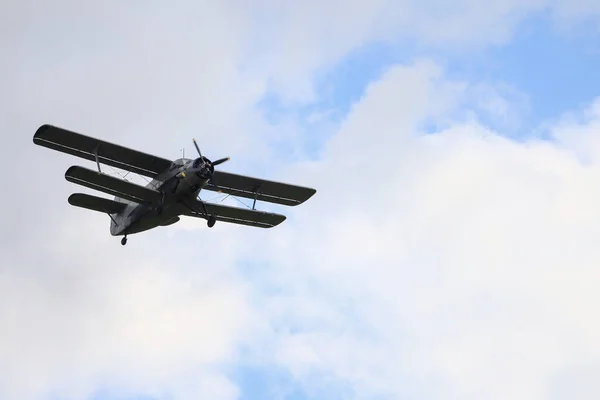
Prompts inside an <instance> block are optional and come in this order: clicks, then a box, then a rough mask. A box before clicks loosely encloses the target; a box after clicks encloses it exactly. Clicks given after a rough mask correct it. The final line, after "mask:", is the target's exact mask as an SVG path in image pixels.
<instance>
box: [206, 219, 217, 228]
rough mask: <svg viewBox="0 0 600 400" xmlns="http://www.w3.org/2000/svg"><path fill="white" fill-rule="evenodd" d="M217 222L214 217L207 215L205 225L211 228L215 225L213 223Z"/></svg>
mask: <svg viewBox="0 0 600 400" xmlns="http://www.w3.org/2000/svg"><path fill="white" fill-rule="evenodd" d="M216 222H217V220H216V218H215V217H212V216H211V217H208V221H207V223H206V224H207V225H208V227H209V228H212V227H213V226H215V223H216Z"/></svg>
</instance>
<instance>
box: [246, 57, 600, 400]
mask: <svg viewBox="0 0 600 400" xmlns="http://www.w3.org/2000/svg"><path fill="white" fill-rule="evenodd" d="M457 86H458V87H464V86H461V85H460V84H456V83H453V82H448V81H447V80H445V79H444V77H443V74H442V71H441V70H440V69H439V68H436V66H435V65H433V64H431V63H428V62H418V63H416V64H413V65H410V66H398V67H395V68H393V69H391V70H390V71H389V72H388V73H387V74H386V75H385V76H384V77H383V78H382V80H380V81H378V82H376V83H374V84H372V85H371V86H370V87H369V89H368V90H367V92H366V95H365V96H364V98H363V99H362V100H361V101H360V102H359V103H358V104H356V105H355V106H354V108H353V110H352V111H351V113H350V114H349V116H348V117H347V119H346V120H345V121H344V123H343V124H342V126H341V128H340V130H339V131H338V132H337V134H336V135H335V136H334V137H333V138H332V139H331V141H330V142H329V143H328V146H327V150H326V151H325V152H324V157H323V160H322V161H321V162H320V164H319V165H318V166H317V167H314V168H313V171H310V170H303V171H297V175H296V176H297V177H298V178H297V179H302V180H303V181H304V182H306V183H310V184H311V185H314V186H315V187H316V188H318V190H319V192H318V195H317V196H316V197H315V199H313V200H311V202H310V204H309V203H307V204H306V205H305V206H303V208H302V210H298V211H295V212H294V214H296V216H297V218H296V219H295V220H294V221H293V222H292V223H290V224H288V225H287V226H286V227H282V228H281V229H280V230H279V233H278V235H276V237H273V236H268V235H265V236H262V235H261V237H260V240H261V241H263V240H270V244H269V246H272V247H273V250H272V253H271V254H272V255H269V257H267V258H266V260H268V261H269V263H270V264H272V265H273V267H271V268H268V269H267V270H266V271H265V272H264V274H261V276H260V279H259V280H258V282H263V280H264V281H266V282H267V283H266V284H265V285H266V287H279V288H285V290H284V291H282V292H281V293H279V294H271V292H265V294H264V298H263V302H264V304H265V306H264V307H263V309H264V310H267V316H266V317H265V318H266V319H267V320H269V321H271V324H272V325H271V326H272V332H271V335H272V336H267V337H268V339H267V340H265V342H267V343H270V344H271V345H269V346H267V345H265V343H263V342H261V346H263V345H265V346H267V347H268V348H269V349H270V350H269V351H268V352H266V354H264V357H265V358H264V359H265V360H269V361H268V362H272V363H274V364H276V365H280V366H283V367H285V368H287V369H288V370H290V371H291V372H292V373H293V374H294V376H295V378H296V379H298V380H300V381H301V382H302V384H303V385H305V386H306V387H308V388H318V387H319V386H321V385H326V382H328V381H330V380H331V379H333V380H334V381H341V382H349V383H350V384H351V385H352V387H353V389H354V390H355V393H356V396H357V397H358V398H373V397H376V396H377V395H389V396H390V398H402V397H405V396H407V395H412V396H414V397H416V398H431V399H434V398H436V399H437V398H463V399H470V398H473V399H475V398H481V397H486V398H490V397H491V398H506V397H510V398H523V399H545V398H548V396H549V393H550V392H551V391H552V390H553V385H554V382H556V380H557V379H558V381H560V382H561V386H562V388H563V390H565V389H564V388H565V387H566V388H570V387H573V385H578V384H580V383H579V382H578V380H574V379H573V378H572V374H575V375H576V376H578V378H577V379H583V380H586V379H587V378H585V376H586V375H581V378H579V376H580V375H578V374H577V372H573V371H577V370H579V369H581V370H582V371H586V370H588V369H589V368H594V367H593V366H594V365H597V364H598V362H600V359H599V358H598V354H599V351H600V348H599V347H598V345H597V341H596V340H595V339H594V338H596V337H597V335H598V334H600V331H599V330H600V325H598V324H597V323H596V321H595V318H594V315H595V305H596V304H597V303H598V302H599V301H600V298H599V297H598V295H597V293H596V289H595V283H594V282H596V281H597V278H599V277H600V275H599V274H600V273H599V272H598V271H597V269H596V268H595V265H598V263H599V262H600V253H599V252H598V250H597V246H596V242H597V240H598V239H599V236H598V235H599V234H600V231H598V228H597V227H598V226H600V224H599V223H600V208H598V206H597V205H598V202H599V200H600V191H598V190H597V189H596V188H595V187H596V186H597V185H596V184H595V182H597V181H598V179H599V178H600V176H598V174H599V173H598V170H597V168H596V165H597V164H598V162H599V161H600V160H599V159H598V157H597V154H596V152H595V151H593V152H590V153H588V154H589V157H588V160H587V162H586V163H583V162H582V160H581V158H580V157H578V156H577V152H576V150H577V146H575V144H576V143H582V144H583V145H582V146H581V147H582V148H585V149H589V148H593V147H592V146H591V143H595V142H597V141H596V140H595V139H594V138H595V132H596V131H597V124H598V122H599V119H598V116H597V115H596V114H595V113H594V112H593V111H590V112H588V113H587V115H588V116H587V119H585V120H584V121H583V122H580V124H579V125H573V124H572V123H570V124H567V123H563V124H562V125H556V126H555V127H554V128H552V130H551V132H550V135H551V136H552V137H553V138H554V139H553V140H552V141H541V140H538V139H531V140H527V141H524V142H523V141H519V142H518V141H514V140H511V139H508V138H506V137H505V136H504V135H502V134H501V132H495V131H493V130H491V129H489V128H486V127H485V126H484V125H481V124H480V123H478V122H477V120H464V119H460V120H457V121H455V122H454V123H453V124H451V125H450V126H448V127H447V128H445V129H443V130H440V131H437V132H435V133H433V134H424V133H423V132H420V131H419V129H418V126H419V121H420V120H423V119H426V118H431V117H432V116H436V115H437V116H440V117H442V118H444V117H448V116H451V115H453V112H454V111H455V110H453V107H452V106H453V104H460V101H457V98H458V99H460V95H461V93H464V91H458V92H457V91H454V90H450V91H449V90H448V88H455V87H457ZM597 104H600V99H599V100H598V102H597V103H595V105H593V106H592V107H591V108H590V109H591V110H597ZM475 115H476V114H475ZM350 155H352V157H350ZM364 189H368V190H364ZM251 248H252V245H251V244H250V245H248V252H247V253H245V254H244V256H245V257H251V254H252V253H251ZM253 257H256V256H253ZM271 354H274V355H273V356H272V355H271ZM265 362H267V361H265ZM585 384H586V385H589V387H590V390H594V388H595V386H593V384H592V381H589V382H588V381H586V383H585ZM563 393H564V392H563ZM596 395H598V393H596Z"/></svg>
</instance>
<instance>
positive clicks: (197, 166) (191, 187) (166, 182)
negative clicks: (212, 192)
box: [110, 158, 212, 236]
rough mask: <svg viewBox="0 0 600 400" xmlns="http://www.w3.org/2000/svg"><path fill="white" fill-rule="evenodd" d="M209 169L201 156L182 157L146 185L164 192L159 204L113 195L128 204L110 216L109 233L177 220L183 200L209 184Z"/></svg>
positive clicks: (156, 225)
mask: <svg viewBox="0 0 600 400" xmlns="http://www.w3.org/2000/svg"><path fill="white" fill-rule="evenodd" d="M211 169H212V166H210V165H209V164H208V163H206V162H205V159H203V158H198V159H196V160H191V159H186V158H181V159H178V160H175V161H174V162H173V163H172V164H171V166H170V167H169V169H167V170H165V171H163V172H161V173H160V174H158V175H157V176H156V177H155V178H154V179H153V180H152V181H151V182H150V183H148V184H147V185H146V187H149V188H152V189H156V190H158V191H160V192H161V193H162V194H163V198H162V200H161V202H160V203H158V204H153V205H147V204H139V203H135V202H132V201H128V200H125V199H122V198H119V197H115V200H116V201H119V202H122V203H127V207H126V208H125V209H124V210H123V211H122V212H120V213H118V214H112V215H111V224H110V233H111V235H113V236H122V235H131V234H134V233H139V232H143V231H147V230H149V229H152V228H156V227H158V226H167V225H171V224H173V223H175V222H177V221H179V216H180V215H181V214H182V211H183V208H184V207H185V205H184V203H183V202H184V201H186V200H194V199H196V198H197V197H198V194H199V193H200V190H202V188H203V187H204V186H206V185H207V184H208V181H209V179H210V176H211V173H212V171H211Z"/></svg>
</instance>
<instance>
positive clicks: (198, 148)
mask: <svg viewBox="0 0 600 400" xmlns="http://www.w3.org/2000/svg"><path fill="white" fill-rule="evenodd" d="M192 141H193V142H194V146H196V150H198V154H199V155H200V157H202V153H201V152H200V147H198V143H196V139H192Z"/></svg>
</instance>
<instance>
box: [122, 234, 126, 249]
mask: <svg viewBox="0 0 600 400" xmlns="http://www.w3.org/2000/svg"><path fill="white" fill-rule="evenodd" d="M121 244H122V245H123V246H125V245H126V244H127V235H125V236H124V237H123V239H121Z"/></svg>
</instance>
